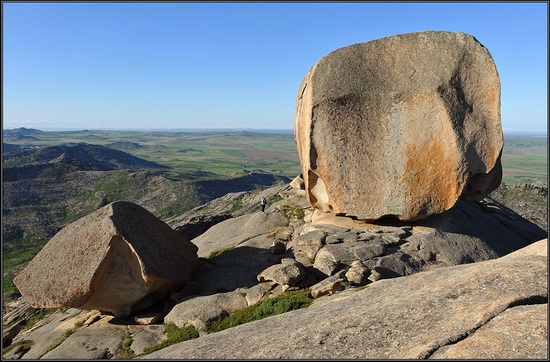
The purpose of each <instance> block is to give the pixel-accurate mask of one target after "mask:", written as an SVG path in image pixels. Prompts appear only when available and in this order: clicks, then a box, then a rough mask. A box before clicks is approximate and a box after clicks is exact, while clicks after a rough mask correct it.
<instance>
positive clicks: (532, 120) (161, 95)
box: [2, 2, 548, 133]
mask: <svg viewBox="0 0 550 362" xmlns="http://www.w3.org/2000/svg"><path fill="white" fill-rule="evenodd" d="M306 18H307V19H306ZM2 19H3V24H2V25H3V39H2V40H3V53H2V57H3V59H2V61H3V65H2V67H3V69H2V78H3V82H2V93H3V100H2V106H3V107H2V108H3V112H2V128H3V129H14V128H19V127H26V128H35V129H40V130H84V129H89V130H95V129H105V130H112V129H120V130H166V131H170V130H193V129H196V130H198V129H202V130H215V129H223V130H227V129H233V130H249V129H250V130H283V131H284V130H292V129H293V124H294V108H295V101H296V95H297V91H298V87H299V85H300V83H301V81H302V79H303V78H304V76H305V75H306V73H307V72H308V70H309V69H310V68H311V67H312V66H313V65H314V64H315V63H316V62H317V61H318V60H319V59H320V58H321V57H323V56H324V55H326V54H328V53H329V52H331V51H333V50H336V49H338V48H341V47H344V46H347V45H351V44H355V43H359V42H365V41H370V40H375V39H379V38H382V37H386V36H391V35H396V34H402V33H409V32H417V31H423V30H444V31H460V32H465V33H468V34H471V35H473V36H475V37H476V38H477V39H478V40H479V41H480V42H481V43H482V44H483V45H484V46H486V47H487V49H488V50H489V52H490V53H491V55H492V57H493V58H494V61H495V63H496V66H497V70H498V72H499V76H500V79H501V95H502V97H501V119H502V125H503V130H504V132H505V133H510V132H528V133H529V132H530V133H533V132H535V133H546V132H547V123H548V122H547V120H548V118H547V98H548V91H547V85H548V73H547V67H548V2H506V3H416V2H408V3H404V2H401V3H384V2H380V3H373V2H366V3H283V2H281V3H277V2H275V3H187V2H162V3H155V2H135V3H133V2H128V3H110V2H96V3H94V2H84V3H79V2H63V3H24V2H21V3H18V2H3V3H2Z"/></svg>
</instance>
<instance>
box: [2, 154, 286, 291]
mask: <svg viewBox="0 0 550 362" xmlns="http://www.w3.org/2000/svg"><path fill="white" fill-rule="evenodd" d="M4 157H5V158H4V165H3V174H4V179H3V190H4V191H3V198H2V209H3V223H2V235H3V240H2V243H3V250H4V258H3V261H4V266H5V267H4V283H3V291H4V292H6V291H10V290H12V289H13V286H12V284H11V278H12V277H13V275H14V274H15V272H17V271H18V270H19V268H20V266H22V265H24V264H25V263H26V262H28V261H29V260H31V259H32V257H33V256H34V255H36V253H37V252H38V251H39V250H40V249H41V248H42V246H43V245H44V244H45V243H46V242H47V241H48V240H49V239H50V238H51V237H53V236H54V235H55V234H56V233H57V232H58V231H59V230H61V229H62V228H63V227H64V226H66V225H68V224H69V223H71V222H73V221H75V220H77V219H78V218H80V217H82V216H84V215H86V214H88V213H90V212H92V211H93V210H95V209H97V208H98V207H101V206H103V205H106V204H108V203H110V202H113V201H132V202H134V203H137V204H139V205H142V206H143V207H145V208H147V209H148V210H149V211H151V212H152V213H154V214H155V215H156V216H157V217H159V218H161V219H163V220H168V219H170V218H173V217H175V216H177V215H181V214H182V213H184V212H185V211H187V210H190V209H192V208H194V207H197V206H199V205H202V204H204V203H207V202H208V201H210V200H213V199H215V198H218V197H220V196H223V195H225V194H227V193H229V192H242V191H251V190H256V189H258V188H265V187H268V186H271V185H273V184H275V183H277V182H288V181H290V179H289V178H288V177H285V176H283V175H273V174H270V173H264V172H246V173H242V174H240V175H238V176H237V175H236V176H237V177H233V178H228V177H223V176H220V175H215V174H212V173H200V172H198V173H195V175H194V176H195V177H193V178H192V177H186V176H182V175H180V174H178V173H175V172H172V171H170V167H167V166H163V165H160V164H157V163H155V162H151V161H147V160H144V159H141V158H138V157H136V156H133V155H130V154H128V153H125V152H122V151H119V150H114V149H110V148H107V147H104V146H100V145H92V144H84V143H79V144H76V145H60V146H49V147H43V148H37V149H28V150H19V151H14V152H9V153H7V154H5V155H4ZM205 178H206V179H205ZM6 271H7V273H6Z"/></svg>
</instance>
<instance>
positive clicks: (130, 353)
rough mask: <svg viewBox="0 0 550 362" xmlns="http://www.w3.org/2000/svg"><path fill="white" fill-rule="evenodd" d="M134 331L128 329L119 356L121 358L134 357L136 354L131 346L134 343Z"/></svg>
mask: <svg viewBox="0 0 550 362" xmlns="http://www.w3.org/2000/svg"><path fill="white" fill-rule="evenodd" d="M133 341H134V340H133V339H132V333H131V332H130V331H129V330H128V331H126V335H125V336H124V339H123V340H122V346H121V347H120V351H119V357H120V359H132V358H134V357H135V356H136V354H135V352H134V350H133V349H132V348H131V347H130V346H131V345H132V342H133Z"/></svg>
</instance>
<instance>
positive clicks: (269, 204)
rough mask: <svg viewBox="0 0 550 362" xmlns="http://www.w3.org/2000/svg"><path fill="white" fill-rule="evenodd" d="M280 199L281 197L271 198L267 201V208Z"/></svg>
mask: <svg viewBox="0 0 550 362" xmlns="http://www.w3.org/2000/svg"><path fill="white" fill-rule="evenodd" d="M282 199H283V197H282V196H281V195H275V196H272V197H270V198H269V199H268V200H267V206H268V207H269V206H271V205H273V204H274V203H276V202H279V201H281V200H282Z"/></svg>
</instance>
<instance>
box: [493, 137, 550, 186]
mask: <svg viewBox="0 0 550 362" xmlns="http://www.w3.org/2000/svg"><path fill="white" fill-rule="evenodd" d="M547 153H548V138H547V136H546V135H543V136H541V135H520V134H505V135H504V149H503V151H502V169H503V182H504V183H505V184H507V185H515V184H518V183H532V182H535V181H539V182H541V183H544V184H545V185H547V180H548V154H547Z"/></svg>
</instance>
